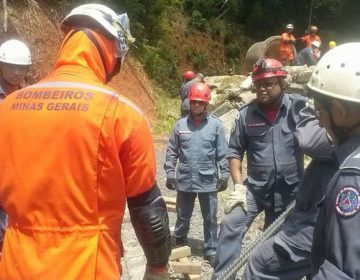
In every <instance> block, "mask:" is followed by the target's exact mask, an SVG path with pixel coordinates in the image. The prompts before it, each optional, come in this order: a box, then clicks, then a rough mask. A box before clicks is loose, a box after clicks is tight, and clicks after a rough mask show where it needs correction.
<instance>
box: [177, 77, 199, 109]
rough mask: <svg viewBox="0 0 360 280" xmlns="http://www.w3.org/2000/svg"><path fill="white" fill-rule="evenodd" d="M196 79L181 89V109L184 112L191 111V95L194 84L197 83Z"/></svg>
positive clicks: (183, 85) (184, 84)
mask: <svg viewBox="0 0 360 280" xmlns="http://www.w3.org/2000/svg"><path fill="white" fill-rule="evenodd" d="M196 82H197V80H196V78H194V79H192V80H190V81H187V82H186V83H183V84H182V85H181V88H180V98H181V105H180V109H181V110H183V111H190V101H189V93H190V88H191V87H192V85H193V84H194V83H196Z"/></svg>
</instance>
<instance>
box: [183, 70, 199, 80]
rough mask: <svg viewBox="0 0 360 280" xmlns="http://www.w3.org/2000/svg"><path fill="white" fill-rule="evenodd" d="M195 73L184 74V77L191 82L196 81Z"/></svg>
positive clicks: (187, 72)
mask: <svg viewBox="0 0 360 280" xmlns="http://www.w3.org/2000/svg"><path fill="white" fill-rule="evenodd" d="M195 76H196V75H195V73H194V72H193V71H186V72H185V73H184V74H183V77H184V79H185V80H191V79H194V78H195Z"/></svg>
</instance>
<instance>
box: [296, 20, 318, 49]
mask: <svg viewBox="0 0 360 280" xmlns="http://www.w3.org/2000/svg"><path fill="white" fill-rule="evenodd" d="M317 32H318V28H317V26H315V25H313V26H310V30H309V34H308V35H305V36H303V37H301V38H300V40H301V42H303V43H305V45H306V47H307V48H308V47H311V44H312V42H314V41H318V42H319V45H320V44H321V39H320V37H319V35H317Z"/></svg>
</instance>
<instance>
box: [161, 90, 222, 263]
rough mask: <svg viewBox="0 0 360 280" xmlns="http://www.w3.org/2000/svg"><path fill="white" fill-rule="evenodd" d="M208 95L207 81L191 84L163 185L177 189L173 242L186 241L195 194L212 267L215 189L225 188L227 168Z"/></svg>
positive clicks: (218, 123) (219, 126) (219, 128)
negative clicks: (188, 111) (188, 105)
mask: <svg viewBox="0 0 360 280" xmlns="http://www.w3.org/2000/svg"><path fill="white" fill-rule="evenodd" d="M210 98H211V95H210V88H209V86H208V85H207V84H205V83H195V84H193V85H192V87H191V89H190V95H189V100H190V109H191V112H190V115H188V116H186V117H184V118H181V119H180V120H178V121H177V122H176V124H175V126H174V130H173V132H172V134H171V136H170V140H169V145H168V148H167V153H166V162H165V164H164V169H165V171H166V177H167V179H166V187H167V188H168V189H170V190H177V199H176V212H177V220H176V225H175V231H174V238H175V243H176V245H178V246H183V245H186V244H187V234H188V232H189V227H190V219H191V215H192V212H193V209H194V202H195V198H196V197H197V196H198V198H199V202H200V208H201V213H202V216H203V220H204V256H205V259H207V260H208V261H209V263H210V265H211V266H213V265H214V259H215V252H216V244H217V192H220V191H224V190H225V189H226V188H227V182H228V178H229V168H228V162H227V160H226V158H225V153H226V150H227V141H226V138H225V130H224V127H223V124H222V122H221V121H220V120H219V119H217V118H216V117H214V116H212V115H211V114H209V113H208V112H207V105H208V103H209V101H210ZM176 167H177V169H176ZM175 169H176V176H175Z"/></svg>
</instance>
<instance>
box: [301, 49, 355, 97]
mask: <svg viewBox="0 0 360 280" xmlns="http://www.w3.org/2000/svg"><path fill="white" fill-rule="evenodd" d="M307 86H308V87H309V88H310V90H312V91H315V92H316V93H318V94H323V95H327V96H330V97H334V98H337V99H342V100H347V101H351V102H357V103H360V43H348V44H343V45H341V46H338V47H336V48H334V49H331V50H329V51H328V52H327V53H326V54H325V55H324V56H323V57H322V58H321V59H320V61H319V62H318V64H317V66H316V68H315V69H314V72H313V74H312V75H311V78H310V81H309V83H308V84H307Z"/></svg>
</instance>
